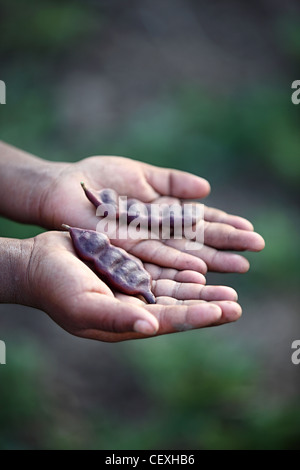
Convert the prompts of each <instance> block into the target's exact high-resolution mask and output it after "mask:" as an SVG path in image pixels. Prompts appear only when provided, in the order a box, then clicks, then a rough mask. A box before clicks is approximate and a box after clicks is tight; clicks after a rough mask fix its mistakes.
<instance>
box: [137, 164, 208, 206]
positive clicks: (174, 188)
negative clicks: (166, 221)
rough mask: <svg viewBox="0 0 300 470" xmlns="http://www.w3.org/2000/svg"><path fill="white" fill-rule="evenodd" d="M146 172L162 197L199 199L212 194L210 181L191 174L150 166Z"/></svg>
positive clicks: (151, 183)
mask: <svg viewBox="0 0 300 470" xmlns="http://www.w3.org/2000/svg"><path fill="white" fill-rule="evenodd" d="M144 171H145V177H146V179H147V181H148V183H149V184H150V185H151V186H152V187H153V188H154V189H155V191H157V192H158V193H159V194H161V195H164V196H173V197H179V198H183V199H186V198H188V199H198V198H203V197H206V196H207V195H208V194H209V193H210V184H209V183H208V181H206V180H205V179H203V178H201V177H199V176H196V175H192V174H191V173H187V172H184V171H179V170H172V169H169V168H158V167H155V166H152V165H148V164H145V166H144Z"/></svg>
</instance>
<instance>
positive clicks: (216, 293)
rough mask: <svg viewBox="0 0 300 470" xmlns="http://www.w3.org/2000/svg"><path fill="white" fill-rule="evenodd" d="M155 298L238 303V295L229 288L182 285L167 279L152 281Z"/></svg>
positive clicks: (191, 284)
mask: <svg viewBox="0 0 300 470" xmlns="http://www.w3.org/2000/svg"><path fill="white" fill-rule="evenodd" d="M152 291H153V293H154V295H155V297H160V296H168V297H172V298H175V299H179V300H193V299H194V300H206V301H214V300H231V301H237V298H238V296H237V293H236V291H235V290H234V289H232V288H231V287H227V286H203V285H201V284H193V283H189V282H188V283H181V282H176V281H171V280H167V279H160V280H157V281H152Z"/></svg>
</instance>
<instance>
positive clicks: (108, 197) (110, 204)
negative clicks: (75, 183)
mask: <svg viewBox="0 0 300 470" xmlns="http://www.w3.org/2000/svg"><path fill="white" fill-rule="evenodd" d="M80 184H81V186H82V189H83V190H84V192H85V195H86V197H87V198H88V199H89V201H91V203H92V204H93V205H94V206H95V207H96V208H97V207H99V206H101V205H104V206H107V208H108V210H109V211H110V215H114V214H116V216H117V218H118V217H119V204H118V194H117V193H116V191H114V190H113V189H109V188H105V189H101V190H100V191H96V190H94V189H88V188H87V187H86V186H85V184H84V183H80Z"/></svg>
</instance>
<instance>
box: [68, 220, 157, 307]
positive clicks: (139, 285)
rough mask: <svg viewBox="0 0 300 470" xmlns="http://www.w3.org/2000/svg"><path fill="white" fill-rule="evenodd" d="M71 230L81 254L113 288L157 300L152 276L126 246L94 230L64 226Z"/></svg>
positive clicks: (149, 300)
mask: <svg viewBox="0 0 300 470" xmlns="http://www.w3.org/2000/svg"><path fill="white" fill-rule="evenodd" d="M63 228H65V229H66V230H68V231H69V232H70V235H71V238H72V241H73V245H74V248H75V251H76V253H77V255H78V257H79V258H80V259H82V260H84V261H89V262H90V263H92V265H93V267H94V269H95V271H96V272H97V273H98V274H100V275H101V277H103V278H104V279H105V281H106V282H107V283H108V284H109V285H110V286H111V287H113V288H115V289H117V290H119V291H120V292H123V293H124V294H129V295H142V296H143V297H144V299H145V300H146V301H147V302H148V303H150V304H154V303H155V297H154V295H153V293H152V292H151V276H150V274H149V273H148V272H147V271H146V270H145V269H144V267H143V265H142V263H141V262H138V261H137V260H136V259H135V258H133V257H132V256H130V255H129V254H128V253H127V252H126V251H125V250H123V249H122V248H117V247H115V246H113V245H111V243H110V241H109V238H108V237H107V236H106V235H105V234H103V233H98V232H95V231H94V230H84V229H81V228H76V227H70V226H69V225H63Z"/></svg>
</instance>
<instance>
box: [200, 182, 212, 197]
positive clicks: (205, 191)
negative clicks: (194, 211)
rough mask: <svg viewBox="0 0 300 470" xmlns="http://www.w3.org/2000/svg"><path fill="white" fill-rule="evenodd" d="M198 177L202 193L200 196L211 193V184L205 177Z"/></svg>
mask: <svg viewBox="0 0 300 470" xmlns="http://www.w3.org/2000/svg"><path fill="white" fill-rule="evenodd" d="M199 178H200V179H201V184H202V193H203V195H202V196H201V197H206V196H208V195H209V194H210V193H211V185H210V183H209V182H208V181H207V180H206V179H204V178H201V177H199Z"/></svg>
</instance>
